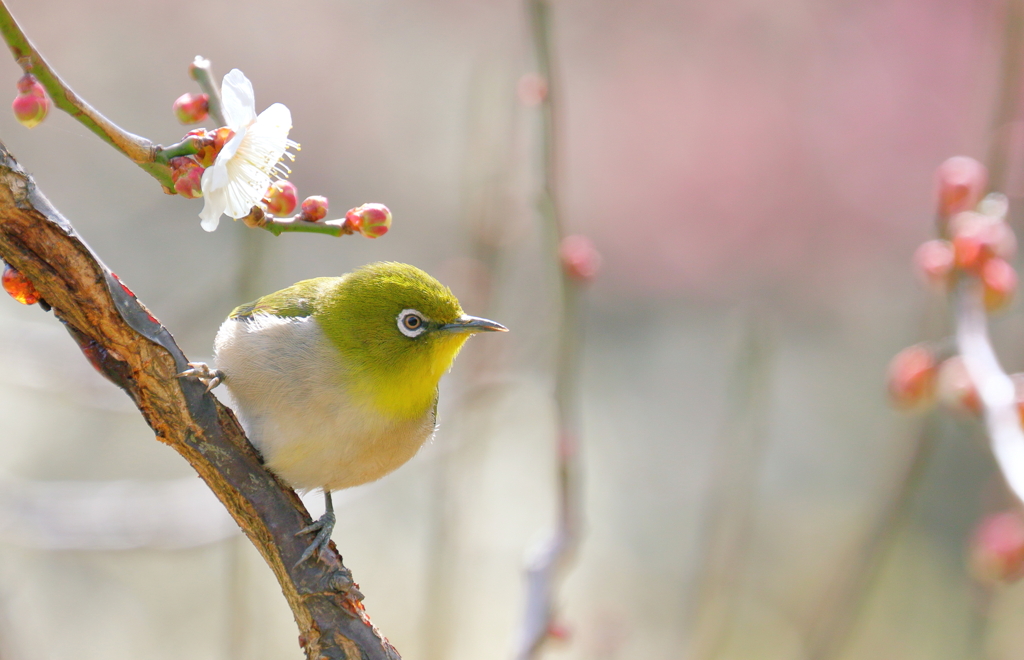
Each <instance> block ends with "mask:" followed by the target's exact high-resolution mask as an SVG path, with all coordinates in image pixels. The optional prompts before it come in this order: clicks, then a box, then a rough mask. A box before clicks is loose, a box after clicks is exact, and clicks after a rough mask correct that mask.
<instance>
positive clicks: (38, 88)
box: [11, 73, 50, 128]
mask: <svg viewBox="0 0 1024 660" xmlns="http://www.w3.org/2000/svg"><path fill="white" fill-rule="evenodd" d="M11 109H12V110H13V111H14V117H15V118H16V119H17V120H18V121H19V122H21V124H22V125H23V126H25V127H27V128H35V127H36V126H38V125H39V123H40V122H41V121H43V120H44V119H46V115H47V114H48V113H49V112H50V97H48V96H47V95H46V90H44V89H43V86H42V85H40V84H39V81H37V80H36V79H35V76H33V75H32V74H30V73H26V74H25V75H24V76H22V77H21V79H20V80H18V95H17V96H15V97H14V102H13V103H11Z"/></svg>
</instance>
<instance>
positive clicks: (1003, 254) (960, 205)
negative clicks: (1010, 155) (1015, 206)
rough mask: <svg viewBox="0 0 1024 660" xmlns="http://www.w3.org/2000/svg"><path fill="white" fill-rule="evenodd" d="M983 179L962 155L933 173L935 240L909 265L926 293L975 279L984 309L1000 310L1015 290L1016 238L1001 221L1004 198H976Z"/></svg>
mask: <svg viewBox="0 0 1024 660" xmlns="http://www.w3.org/2000/svg"><path fill="white" fill-rule="evenodd" d="M987 179H988V175H987V173H986V171H985V166H984V165H982V164H981V163H979V162H978V161H976V160H974V159H973V158H967V157H964V156H957V157H955V158H950V159H949V160H947V161H946V162H945V163H943V164H942V166H940V167H939V171H938V202H939V204H938V220H939V232H940V234H941V238H937V239H934V240H931V241H927V242H926V243H924V244H923V245H921V247H919V248H918V249H917V251H916V252H915V253H914V265H915V267H916V269H917V271H918V274H919V275H920V276H921V278H922V279H923V280H924V281H925V282H926V283H927V284H928V285H929V286H931V287H932V288H934V289H937V290H939V291H943V292H948V291H949V290H950V288H951V287H952V286H953V284H954V283H955V282H956V280H957V278H958V277H961V276H972V277H976V278H978V280H979V281H980V282H981V284H982V286H983V289H984V296H985V307H986V308H987V309H988V310H989V311H995V310H998V309H1001V308H1004V307H1006V306H1007V305H1008V304H1009V302H1010V301H1011V300H1012V299H1013V295H1014V293H1015V292H1016V290H1017V273H1016V271H1015V270H1014V269H1013V266H1011V265H1010V261H1011V260H1012V259H1013V257H1014V256H1015V255H1016V253H1017V239H1016V236H1015V235H1014V233H1013V230H1012V229H1010V226H1009V225H1008V224H1007V222H1006V213H1007V210H1008V207H1009V205H1008V203H1007V199H1006V196H1005V195H1002V194H999V193H992V194H990V195H988V196H987V197H985V198H984V199H982V197H981V196H982V194H983V192H984V190H985V186H986V185H987Z"/></svg>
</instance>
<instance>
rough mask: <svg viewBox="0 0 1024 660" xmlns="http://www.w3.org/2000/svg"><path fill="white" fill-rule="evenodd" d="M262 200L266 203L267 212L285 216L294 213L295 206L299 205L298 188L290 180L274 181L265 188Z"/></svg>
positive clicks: (280, 216) (281, 216)
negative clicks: (265, 192)
mask: <svg viewBox="0 0 1024 660" xmlns="http://www.w3.org/2000/svg"><path fill="white" fill-rule="evenodd" d="M263 202H264V203H265V204H266V205H267V213H270V214H271V215H276V216H277V217H279V218H286V217H288V216H290V215H291V214H292V213H295V207H296V206H298V205H299V189H298V188H296V187H295V184H294V183H292V182H291V181H285V180H284V179H281V180H279V181H275V182H274V183H272V184H270V187H269V188H267V195H266V196H265V197H264V198H263Z"/></svg>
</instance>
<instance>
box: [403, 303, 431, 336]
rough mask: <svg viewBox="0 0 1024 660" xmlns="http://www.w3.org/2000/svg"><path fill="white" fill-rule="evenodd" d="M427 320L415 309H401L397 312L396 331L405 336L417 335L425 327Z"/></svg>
mask: <svg viewBox="0 0 1024 660" xmlns="http://www.w3.org/2000/svg"><path fill="white" fill-rule="evenodd" d="M428 320H429V319H427V317H426V316H423V314H421V313H420V312H417V311H416V310H415V309H403V310H402V311H401V312H399V313H398V331H399V332H401V333H402V334H403V335H405V336H406V337H419V336H420V335H422V334H423V331H424V330H426V329H427V321H428Z"/></svg>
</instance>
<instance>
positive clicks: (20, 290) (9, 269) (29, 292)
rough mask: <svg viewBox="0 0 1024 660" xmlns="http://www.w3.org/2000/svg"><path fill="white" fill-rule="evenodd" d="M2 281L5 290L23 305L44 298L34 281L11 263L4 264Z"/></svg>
mask: <svg viewBox="0 0 1024 660" xmlns="http://www.w3.org/2000/svg"><path fill="white" fill-rule="evenodd" d="M2 281H3V287H4V291H6V292H7V293H8V295H10V296H11V298H14V299H15V300H17V301H18V302H20V303H21V304H22V305H34V304H36V303H37V302H39V300H40V298H42V296H40V295H39V291H37V290H36V286H35V285H34V284H32V281H31V280H30V279H28V278H27V277H25V276H24V275H22V274H21V271H19V270H16V269H15V268H14V267H13V266H11V265H10V264H7V263H5V264H4V274H3V278H2Z"/></svg>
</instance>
